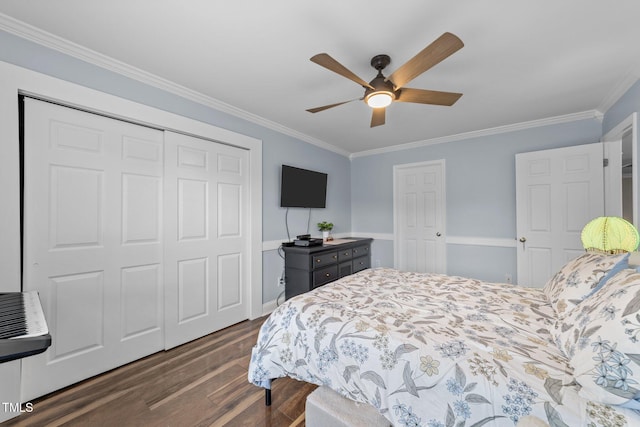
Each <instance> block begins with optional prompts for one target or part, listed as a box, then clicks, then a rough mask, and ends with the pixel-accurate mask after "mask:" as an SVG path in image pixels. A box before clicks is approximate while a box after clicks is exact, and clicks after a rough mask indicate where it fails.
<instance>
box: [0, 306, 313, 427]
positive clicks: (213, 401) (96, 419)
mask: <svg viewBox="0 0 640 427" xmlns="http://www.w3.org/2000/svg"><path fill="white" fill-rule="evenodd" d="M263 321H264V318H261V319H255V320H252V321H245V322H242V323H239V324H237V325H234V326H231V327H229V328H226V329H224V330H222V331H219V332H216V333H214V334H210V335H207V336H206V337H202V338H200V339H198V340H195V341H192V342H190V343H187V344H184V345H182V346H179V347H176V348H173V349H171V350H168V351H163V352H159V353H156V354H153V355H150V356H148V357H145V358H143V359H140V360H138V361H136V362H133V363H130V364H128V365H125V366H122V367H120V368H117V369H114V370H112V371H109V372H106V373H104V374H101V375H98V376H96V377H93V378H90V379H87V380H85V381H82V382H80V383H78V384H75V385H73V386H70V387H67V388H65V389H62V390H59V391H57V392H54V393H51V394H49V395H47V396H43V397H42V398H39V399H36V400H34V401H32V402H31V403H32V404H33V411H32V412H30V413H23V414H22V415H20V416H19V417H16V418H14V419H11V420H9V421H6V422H5V423H2V426H3V427H5V426H7V427H9V426H20V427H30V426H38V427H40V426H64V427H73V426H116V427H128V426H145V427H146V426H151V427H153V426H216V427H236V426H251V427H261V426H262V427H289V426H292V427H303V426H304V423H305V421H304V402H305V400H306V397H307V395H308V394H309V393H311V392H312V391H313V390H314V389H315V387H316V386H314V385H311V384H306V383H303V382H299V381H295V380H291V379H289V378H282V379H279V380H277V381H274V385H273V400H272V405H271V406H270V407H267V406H265V405H264V389H262V388H260V387H256V386H254V385H252V384H250V383H249V382H248V380H247V368H248V365H249V361H250V359H251V349H252V347H253V346H254V345H255V343H256V341H257V337H258V331H259V329H260V326H261V325H262V323H263Z"/></svg>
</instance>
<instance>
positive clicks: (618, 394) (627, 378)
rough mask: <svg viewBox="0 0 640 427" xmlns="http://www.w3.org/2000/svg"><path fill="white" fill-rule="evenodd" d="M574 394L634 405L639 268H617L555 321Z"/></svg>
mask: <svg viewBox="0 0 640 427" xmlns="http://www.w3.org/2000/svg"><path fill="white" fill-rule="evenodd" d="M558 342H559V344H562V350H563V351H564V352H565V354H566V355H567V356H568V358H569V365H570V366H571V367H572V368H573V370H574V377H575V379H576V381H577V382H578V384H580V385H581V386H582V388H581V389H580V391H579V395H580V396H581V397H583V398H585V399H588V400H591V401H594V402H600V403H603V404H608V405H625V406H634V405H635V404H636V403H637V402H635V401H634V398H637V397H638V396H640V273H638V272H637V271H636V270H631V269H626V270H622V271H621V272H619V273H618V274H616V275H615V276H614V277H612V278H611V279H609V280H608V281H607V282H606V283H605V284H604V286H603V287H602V289H600V290H599V291H598V292H596V293H595V294H594V295H592V296H590V297H589V298H588V299H586V300H584V301H582V303H581V304H580V306H579V307H577V308H575V309H574V310H572V311H571V312H570V313H569V314H568V315H567V316H566V317H565V319H564V320H563V321H562V322H560V333H559V336H558Z"/></svg>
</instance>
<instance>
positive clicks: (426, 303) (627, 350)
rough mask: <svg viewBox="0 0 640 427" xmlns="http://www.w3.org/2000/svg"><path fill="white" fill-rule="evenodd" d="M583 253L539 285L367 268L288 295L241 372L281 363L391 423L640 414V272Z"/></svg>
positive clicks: (636, 420)
mask: <svg viewBox="0 0 640 427" xmlns="http://www.w3.org/2000/svg"><path fill="white" fill-rule="evenodd" d="M627 259H628V254H621V255H604V254H596V253H585V254H584V255H582V256H580V257H578V258H576V259H575V260H572V261H570V262H568V263H567V265H565V266H564V267H563V268H562V269H561V270H560V271H559V272H558V273H557V274H556V275H555V276H554V277H553V278H552V279H551V280H550V281H549V283H547V284H546V285H545V287H544V288H524V287H518V286H515V285H509V284H496V283H488V282H483V281H479V280H474V279H468V278H462V277H455V276H446V275H439V274H420V273H411V272H403V271H397V270H394V269H388V268H376V269H368V270H364V271H361V272H359V273H357V274H354V275H352V276H348V277H345V278H342V279H340V280H338V281H336V282H333V283H330V284H328V285H325V286H323V287H321V288H317V289H314V290H313V291H311V292H308V293H306V294H303V295H299V296H297V297H295V298H292V299H290V300H287V301H286V302H284V303H283V304H282V305H280V306H279V307H278V308H277V309H276V310H275V311H274V312H273V313H271V315H270V316H269V317H268V318H267V320H266V321H265V322H264V324H263V325H262V327H261V330H260V334H259V337H258V342H257V344H256V346H255V347H254V348H253V350H252V357H251V362H250V366H249V372H248V378H249V381H250V382H251V383H253V384H255V385H257V386H260V387H264V388H266V389H269V388H270V385H271V382H272V381H273V380H275V379H277V378H280V377H284V376H288V377H291V378H294V379H297V380H300V381H306V382H309V383H313V384H317V385H320V386H324V387H328V388H330V389H332V390H334V391H335V392H337V393H338V394H340V395H341V396H344V397H346V398H348V399H350V400H353V401H355V402H362V403H366V404H368V405H371V406H373V407H374V408H376V410H377V411H378V412H379V413H380V414H381V415H382V416H384V417H385V418H386V419H388V420H389V421H390V422H391V423H392V424H393V425H394V426H428V427H445V426H446V427H453V426H456V427H469V426H474V427H479V426H482V425H496V426H509V425H517V424H518V422H519V421H520V420H521V419H522V418H528V417H537V418H538V419H540V420H544V421H545V422H546V423H547V424H548V425H550V426H552V427H554V426H572V427H573V426H589V427H591V426H629V427H631V426H636V425H640V393H639V392H638V388H639V387H640V384H638V383H639V382H640V343H638V340H639V339H640V314H638V313H639V312H640V274H639V273H637V272H636V271H635V270H632V269H629V268H626V267H628V265H627Z"/></svg>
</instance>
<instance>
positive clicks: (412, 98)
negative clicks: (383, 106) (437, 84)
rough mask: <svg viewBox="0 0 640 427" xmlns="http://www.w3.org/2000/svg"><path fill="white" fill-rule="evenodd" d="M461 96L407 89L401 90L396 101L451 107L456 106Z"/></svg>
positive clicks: (459, 94)
mask: <svg viewBox="0 0 640 427" xmlns="http://www.w3.org/2000/svg"><path fill="white" fill-rule="evenodd" d="M461 96H462V94H461V93H455V92H440V91H437V90H426V89H411V88H408V87H405V88H404V89H401V90H400V95H398V97H397V98H396V101H398V102H415V103H417V104H433V105H446V106H451V105H453V104H455V103H456V101H457V100H458V99H460V97H461Z"/></svg>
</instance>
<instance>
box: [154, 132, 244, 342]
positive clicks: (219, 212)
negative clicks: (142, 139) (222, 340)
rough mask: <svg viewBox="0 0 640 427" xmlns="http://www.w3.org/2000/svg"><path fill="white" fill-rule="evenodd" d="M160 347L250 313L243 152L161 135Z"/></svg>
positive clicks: (195, 336)
mask: <svg viewBox="0 0 640 427" xmlns="http://www.w3.org/2000/svg"><path fill="white" fill-rule="evenodd" d="M165 150H166V163H165V214H166V222H165V236H166V240H165V266H166V267H165V268H166V270H165V295H166V305H165V328H166V340H165V345H166V348H171V347H174V346H176V345H179V344H182V343H184V342H187V341H190V340H193V339H195V338H198V337H201V336H203V335H205V334H208V333H211V332H213V331H216V330H219V329H222V328H224V327H227V326H229V325H232V324H234V323H237V322H240V321H242V320H244V319H246V318H247V317H248V310H249V305H248V301H247V295H248V286H249V283H248V278H249V270H248V269H249V265H248V262H247V260H248V248H249V235H248V212H247V206H249V203H248V186H249V171H248V170H247V167H248V152H247V151H246V150H244V149H240V148H235V147H230V146H227V145H223V144H218V143H214V142H212V141H207V140H204V139H199V138H194V137H191V136H187V135H182V134H177V133H172V132H166V134H165Z"/></svg>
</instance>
